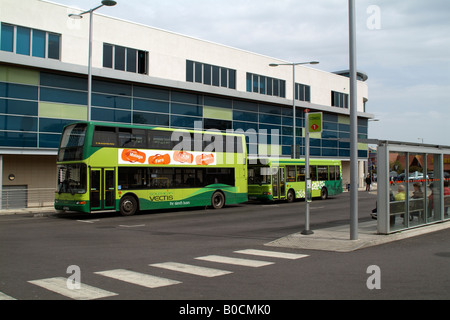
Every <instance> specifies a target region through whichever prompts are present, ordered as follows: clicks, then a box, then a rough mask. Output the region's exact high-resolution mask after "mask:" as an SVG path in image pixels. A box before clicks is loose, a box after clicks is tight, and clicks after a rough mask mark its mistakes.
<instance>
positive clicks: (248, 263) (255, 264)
mask: <svg viewBox="0 0 450 320" xmlns="http://www.w3.org/2000/svg"><path fill="white" fill-rule="evenodd" d="M195 259H197V260H204V261H210V262H218V263H226V264H234V265H239V266H245V267H252V268H259V267H264V266H268V265H271V264H274V262H268V261H260V260H250V259H241V258H231V257H224V256H216V255H210V256H205V257H198V258H195Z"/></svg>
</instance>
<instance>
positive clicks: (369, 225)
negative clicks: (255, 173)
mask: <svg viewBox="0 0 450 320" xmlns="http://www.w3.org/2000/svg"><path fill="white" fill-rule="evenodd" d="M448 228H450V221H446V222H441V223H436V224H431V225H428V226H422V227H420V228H416V229H409V230H404V231H400V232H397V233H393V234H389V235H384V234H383V235H382V234H377V221H376V220H371V221H366V222H361V223H359V224H358V240H350V223H349V224H348V225H340V226H335V227H330V228H324V229H318V230H312V231H313V232H314V233H313V234H311V235H303V234H301V232H298V233H294V234H291V235H288V236H286V237H283V238H280V239H277V240H274V241H272V242H269V243H266V244H265V245H266V246H270V247H282V248H291V249H307V250H322V251H334V252H351V251H355V250H359V249H363V248H368V247H372V246H376V245H381V244H385V243H389V242H393V241H398V240H403V239H407V238H411V237H415V236H419V235H423V234H427V233H432V232H436V231H440V230H444V229H448Z"/></svg>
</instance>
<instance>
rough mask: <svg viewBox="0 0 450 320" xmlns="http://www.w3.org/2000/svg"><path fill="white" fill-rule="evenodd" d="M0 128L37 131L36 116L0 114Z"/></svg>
mask: <svg viewBox="0 0 450 320" xmlns="http://www.w3.org/2000/svg"><path fill="white" fill-rule="evenodd" d="M0 130H14V131H37V118H35V117H24V116H20V117H17V116H0Z"/></svg>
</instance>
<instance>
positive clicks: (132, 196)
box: [55, 122, 248, 216]
mask: <svg viewBox="0 0 450 320" xmlns="http://www.w3.org/2000/svg"><path fill="white" fill-rule="evenodd" d="M246 160H247V150H246V143H245V136H244V135H241V134H233V133H221V132H219V131H212V130H208V131H194V130H182V129H169V128H157V127H146V126H134V125H115V124H107V123H100V122H98V123H96V122H77V123H73V124H70V125H68V126H66V127H65V128H64V131H63V134H62V137H61V142H60V147H59V150H58V159H57V170H58V181H57V191H56V194H55V209H57V210H63V211H79V212H86V213H91V212H97V211H104V210H115V211H118V212H120V213H121V214H122V215H125V216H128V215H133V214H135V213H136V212H137V211H139V210H152V209H165V208H180V207H183V208H184V207H196V206H211V207H213V208H216V209H219V208H222V207H223V206H225V205H226V204H237V203H242V202H246V201H248V198H247V196H248V189H247V163H246Z"/></svg>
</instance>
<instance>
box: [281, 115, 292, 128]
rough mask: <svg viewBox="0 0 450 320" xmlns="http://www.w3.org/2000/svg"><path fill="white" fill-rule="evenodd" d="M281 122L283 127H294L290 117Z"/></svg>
mask: <svg viewBox="0 0 450 320" xmlns="http://www.w3.org/2000/svg"><path fill="white" fill-rule="evenodd" d="M282 121H283V125H284V126H293V125H294V121H293V118H292V117H283V118H282Z"/></svg>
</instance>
